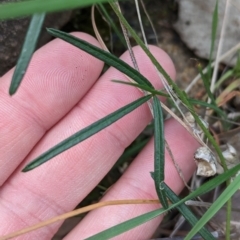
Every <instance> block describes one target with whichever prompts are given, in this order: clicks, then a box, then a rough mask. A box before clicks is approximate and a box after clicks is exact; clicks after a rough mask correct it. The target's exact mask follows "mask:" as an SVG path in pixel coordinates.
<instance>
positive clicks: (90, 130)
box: [22, 95, 152, 172]
mask: <svg viewBox="0 0 240 240" xmlns="http://www.w3.org/2000/svg"><path fill="white" fill-rule="evenodd" d="M151 97H152V96H151V95H148V96H145V97H142V98H139V99H138V100H136V101H134V102H132V103H130V104H128V105H126V106H124V107H122V108H120V109H118V110H117V111H115V112H113V113H111V114H109V115H107V116H106V117H104V118H102V119H100V120H98V121H96V122H94V123H93V124H91V125H90V126H88V127H86V128H84V129H82V130H80V131H79V132H77V133H75V134H73V135H72V136H70V137H68V138H67V139H65V140H63V141H62V142H60V143H59V144H57V145H56V146H54V147H53V148H51V149H49V150H48V151H46V152H45V153H43V154H42V155H40V156H39V157H37V158H36V159H34V160H33V161H32V162H30V163H29V164H28V165H27V166H26V167H25V168H24V169H23V170H22V171H23V172H27V171H30V170H32V169H34V168H36V167H38V166H39V165H41V164H43V163H45V162H47V161H48V160H50V159H51V158H53V157H55V156H57V155H58V154H60V153H62V152H64V151H66V150H67V149H69V148H71V147H73V146H75V145H76V144H78V143H80V142H82V141H83V140H85V139H87V138H89V137H91V136H92V135H94V134H96V133H97V132H99V131H101V130H102V129H104V128H106V127H107V126H109V125H111V124H112V123H114V122H116V121H117V120H118V119H120V118H122V117H123V116H125V115H126V114H128V113H130V112H131V111H133V110H134V109H136V108H137V107H139V106H141V105H142V104H143V103H145V102H146V101H148V100H149V99H150V98H151Z"/></svg>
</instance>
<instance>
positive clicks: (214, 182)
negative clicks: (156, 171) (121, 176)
mask: <svg viewBox="0 0 240 240" xmlns="http://www.w3.org/2000/svg"><path fill="white" fill-rule="evenodd" d="M239 170H240V164H239V165H237V166H236V167H234V168H232V169H230V170H228V171H226V172H224V173H223V174H221V175H219V176H217V177H215V178H213V179H211V180H210V181H208V182H207V183H205V184H204V185H202V186H201V187H200V188H198V189H197V190H195V191H194V192H192V193H190V194H189V195H188V196H186V197H185V198H183V199H182V200H180V201H178V202H177V203H174V204H172V205H170V206H169V207H168V208H167V209H165V210H164V209H158V210H155V211H152V212H149V213H146V214H143V215H141V216H138V217H136V218H133V219H130V220H128V221H126V222H123V223H120V224H118V225H116V226H114V227H111V228H109V229H106V230H104V231H103V232H100V233H98V234H96V235H94V236H92V237H90V238H88V239H96V240H97V239H109V238H112V237H115V236H117V235H119V234H121V233H124V232H126V231H128V230H131V229H132V228H134V227H137V226H139V225H141V224H143V223H145V222H147V221H149V220H151V219H153V218H155V217H157V216H158V215H161V214H163V213H166V212H168V211H169V210H171V209H173V208H176V207H178V206H179V205H180V204H184V203H185V202H186V201H188V200H190V199H193V198H196V197H198V196H200V195H201V194H205V193H207V192H209V191H211V190H212V189H214V188H215V187H216V186H218V185H220V184H221V183H223V182H225V181H226V180H227V179H229V178H230V177H231V176H233V175H234V174H236V173H237V172H238V171H239ZM151 176H152V178H154V176H153V172H151ZM174 199H175V198H174Z"/></svg>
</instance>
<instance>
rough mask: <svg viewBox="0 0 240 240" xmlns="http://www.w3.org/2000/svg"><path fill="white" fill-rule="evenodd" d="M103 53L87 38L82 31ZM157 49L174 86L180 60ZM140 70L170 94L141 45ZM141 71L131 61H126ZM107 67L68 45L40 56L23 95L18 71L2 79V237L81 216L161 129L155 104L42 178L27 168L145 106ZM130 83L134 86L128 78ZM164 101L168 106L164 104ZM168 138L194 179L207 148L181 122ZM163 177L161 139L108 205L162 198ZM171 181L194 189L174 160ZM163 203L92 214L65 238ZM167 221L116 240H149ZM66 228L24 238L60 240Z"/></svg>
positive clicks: (171, 125) (171, 124) (64, 157)
mask: <svg viewBox="0 0 240 240" xmlns="http://www.w3.org/2000/svg"><path fill="white" fill-rule="evenodd" d="M74 35H75V36H77V37H79V38H82V39H84V40H86V41H89V42H90V43H92V44H94V45H96V46H99V43H98V42H97V40H95V39H94V38H93V37H91V36H89V35H87V34H85V33H74ZM150 50H151V51H152V53H153V54H154V56H155V57H156V58H157V60H158V61H159V62H160V64H161V65H162V66H163V67H164V69H165V70H166V71H167V72H168V74H169V75H170V76H171V77H172V78H173V79H174V78H175V69H174V65H173V63H172V61H171V59H170V58H169V57H168V55H167V54H166V53H165V52H164V51H163V50H161V49H159V48H157V47H154V46H151V47H150ZM134 52H135V55H136V58H137V60H138V64H139V67H140V72H141V73H142V74H143V75H145V76H146V77H147V78H148V79H149V80H150V81H151V82H152V83H153V85H154V86H155V87H156V88H158V89H160V88H162V84H161V81H160V80H159V78H158V76H157V73H156V71H155V69H154V67H153V65H152V64H151V63H150V61H149V60H148V58H147V57H146V56H145V54H144V53H143V51H142V50H141V49H140V48H139V47H135V48H134ZM121 58H122V59H123V60H124V61H126V62H127V63H128V64H130V65H131V61H130V57H129V54H128V53H125V54H123V56H122V57H121ZM102 67H103V63H102V62H101V61H99V60H97V59H96V58H94V57H92V56H90V55H88V54H87V53H85V52H83V51H81V50H79V49H77V48H76V47H74V46H71V45H70V44H68V43H66V42H63V41H62V40H59V39H55V40H53V41H52V42H50V43H48V44H47V45H45V46H44V47H42V48H41V49H40V50H38V51H37V52H36V53H35V54H34V57H33V59H32V61H31V63H30V66H29V68H28V70H27V73H26V75H25V77H24V80H23V83H22V84H21V86H20V88H19V90H18V91H17V93H16V94H15V95H14V96H12V97H10V96H9V95H8V89H9V85H10V81H11V77H12V74H13V69H12V70H10V71H9V72H8V73H6V74H5V76H3V77H2V78H1V79H0V106H1V107H0V116H1V117H0V131H1V134H0V173H1V174H0V185H1V188H0V199H1V201H0V212H1V214H0V235H1V236H2V235H4V234H8V233H11V232H13V231H16V230H19V229H22V228H24V227H27V226H31V225H33V224H36V223H38V222H40V221H42V220H46V219H49V218H51V217H54V216H57V215H59V214H62V213H65V212H68V211H70V210H72V209H73V208H74V207H75V206H76V205H77V204H78V203H79V202H80V201H81V200H82V199H84V198H85V197H86V196H87V195H88V193H89V192H91V190H92V189H93V188H94V187H95V186H96V185H97V184H98V183H99V181H100V180H101V179H102V178H103V177H104V176H105V175H106V173H107V172H108V171H109V170H110V169H111V167H112V166H113V165H114V163H115V162H116V160H117V159H118V158H119V156H120V155H121V154H122V153H123V151H124V149H125V148H126V147H127V146H128V145H129V144H130V143H131V142H132V141H133V140H134V139H135V138H136V137H137V136H138V135H139V134H140V132H141V131H142V130H143V129H144V128H145V127H146V125H147V124H148V123H149V122H150V121H151V114H150V111H149V109H148V106H147V104H144V105H142V106H141V107H139V108H138V109H136V110H135V111H133V112H132V113H130V114H128V115H127V116H125V117H124V118H122V119H120V120H119V121H117V122H116V123H114V124H112V125H111V126H109V127H108V128H106V129H104V130H102V131H101V132H99V133H97V134H96V135H94V136H92V137H91V138H89V139H87V140H86V141H84V142H82V143H81V144H79V145H76V146H75V147H73V148H71V149H69V150H68V151H65V152H64V153H62V154H60V155H58V156H56V157H55V158H53V159H52V160H51V161H49V162H47V163H46V164H43V165H41V166H40V167H38V168H36V169H34V170H33V171H30V172H27V173H22V172H21V169H22V168H23V167H24V166H26V164H27V163H28V162H30V161H31V160H33V159H34V158H35V157H37V156H39V155H40V154H41V153H43V152H45V151H46V150H48V149H49V148H50V147H52V146H54V145H56V144H57V143H59V142H60V141H61V140H63V139H65V138H66V137H68V136H70V135H72V134H73V133H75V132H76V131H79V130H80V129H82V128H84V127H86V126H88V125H89V124H91V123H93V122H95V121H96V120H98V119H100V118H102V117H104V116H106V115H107V114H109V113H111V112H113V111H115V110H117V109H119V108H120V107H122V106H124V105H126V104H128V103H130V102H132V101H134V100H136V99H138V98H139V97H141V96H142V93H141V92H140V91H139V90H138V89H135V88H133V87H129V86H126V85H122V84H116V83H112V82H111V81H110V80H112V79H118V80H125V79H126V77H125V76H124V75H123V74H122V73H120V72H118V71H117V70H116V69H113V68H110V69H109V70H108V71H107V72H106V73H105V74H104V75H103V76H101V77H100V78H99V75H100V73H101V70H102ZM126 81H127V80H126ZM162 100H163V99H162ZM165 138H166V140H167V141H168V143H169V145H170V148H171V150H172V153H173V155H174V157H175V159H176V161H177V162H178V164H179V166H180V167H181V169H182V171H183V173H184V176H185V178H186V179H189V178H190V176H191V174H192V173H193V171H194V169H195V164H194V161H193V154H194V151H195V150H196V148H197V147H198V143H197V142H196V141H195V140H194V139H193V138H192V137H191V136H190V135H189V134H188V133H187V132H186V130H185V129H184V128H183V127H182V126H181V125H180V124H178V123H177V122H176V121H175V120H173V119H170V120H168V121H166V122H165ZM151 171H153V139H152V140H151V141H150V142H149V143H148V144H147V146H146V147H145V148H144V149H143V150H142V152H141V153H140V154H139V155H138V156H137V157H136V159H135V160H134V161H133V163H132V164H131V165H130V167H129V168H128V169H127V171H126V172H125V173H124V174H123V176H122V177H121V178H120V180H119V181H118V182H117V183H116V184H115V185H114V186H112V187H111V188H110V189H109V190H108V191H107V193H106V194H105V196H104V197H103V199H102V201H106V200H115V199H157V195H156V193H155V189H154V182H153V180H152V179H151V177H150V174H149V172H151ZM165 173H166V182H167V184H168V185H169V186H170V187H171V188H172V189H173V190H174V191H175V192H176V193H179V192H180V191H181V190H182V188H183V187H184V184H183V182H182V180H181V179H180V177H179V175H178V173H177V171H176V169H175V167H174V165H173V163H172V160H171V159H170V157H169V155H168V153H166V166H165ZM159 207H160V206H159V205H150V204H149V205H123V206H110V207H104V208H101V209H97V210H94V211H92V212H91V213H89V214H88V215H87V216H86V217H85V218H84V219H83V221H82V222H81V223H80V224H79V225H78V226H77V227H76V228H75V229H74V230H73V231H72V232H71V233H69V234H68V235H67V236H66V238H65V239H67V240H70V239H84V238H86V237H88V236H91V235H93V234H94V233H97V232H99V231H101V230H104V229H106V228H108V227H110V226H113V225H116V224H118V223H120V222H123V221H124V220H127V219H129V218H132V217H135V216H138V215H140V214H143V213H146V212H148V211H152V210H155V209H157V208H159ZM161 219H162V218H161V217H159V218H156V219H154V220H152V221H150V222H148V223H146V224H144V225H142V226H140V227H138V228H135V229H133V230H131V231H128V232H127V233H125V234H123V235H120V236H118V237H116V239H149V238H150V237H151V235H152V234H153V233H154V231H155V230H156V228H157V227H158V224H159V223H160V221H161ZM60 225H61V222H58V223H56V224H53V225H50V226H48V227H45V228H42V229H39V230H37V231H34V232H31V233H28V234H26V235H24V236H20V237H18V238H16V239H24V240H26V239H51V237H52V236H53V235H54V234H55V232H56V231H57V230H58V228H59V227H60Z"/></svg>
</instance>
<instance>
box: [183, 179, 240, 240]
mask: <svg viewBox="0 0 240 240" xmlns="http://www.w3.org/2000/svg"><path fill="white" fill-rule="evenodd" d="M239 188H240V175H239V176H237V177H236V178H235V179H234V181H233V182H232V183H231V184H230V185H229V186H228V187H227V188H226V189H225V190H224V191H223V193H222V194H221V195H220V196H219V197H218V199H217V200H216V201H215V202H214V203H213V204H212V206H211V207H210V208H209V209H208V210H207V212H206V213H205V214H204V215H203V216H202V218H201V219H200V220H199V221H198V223H197V224H196V225H195V226H194V227H193V228H192V230H191V231H190V232H189V234H188V235H187V237H186V238H185V239H186V240H191V239H192V237H193V236H194V235H195V234H196V233H197V232H198V231H199V230H200V229H201V228H202V227H203V226H204V225H205V224H206V223H207V222H208V221H209V220H210V219H211V218H212V217H213V216H214V215H215V214H216V213H217V211H219V209H220V208H222V206H223V205H224V204H225V203H226V202H227V201H228V200H229V199H230V198H231V197H232V195H233V194H234V193H235V192H236V191H237V190H238V189H239Z"/></svg>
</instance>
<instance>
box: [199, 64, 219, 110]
mask: <svg viewBox="0 0 240 240" xmlns="http://www.w3.org/2000/svg"><path fill="white" fill-rule="evenodd" d="M198 71H199V73H200V75H201V78H202V80H203V84H204V87H205V89H206V91H207V95H208V97H210V99H211V102H212V104H213V105H215V106H217V104H216V102H215V99H214V96H213V94H212V92H211V90H210V81H209V79H210V78H208V77H207V75H205V74H204V73H203V70H202V68H201V66H198Z"/></svg>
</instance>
